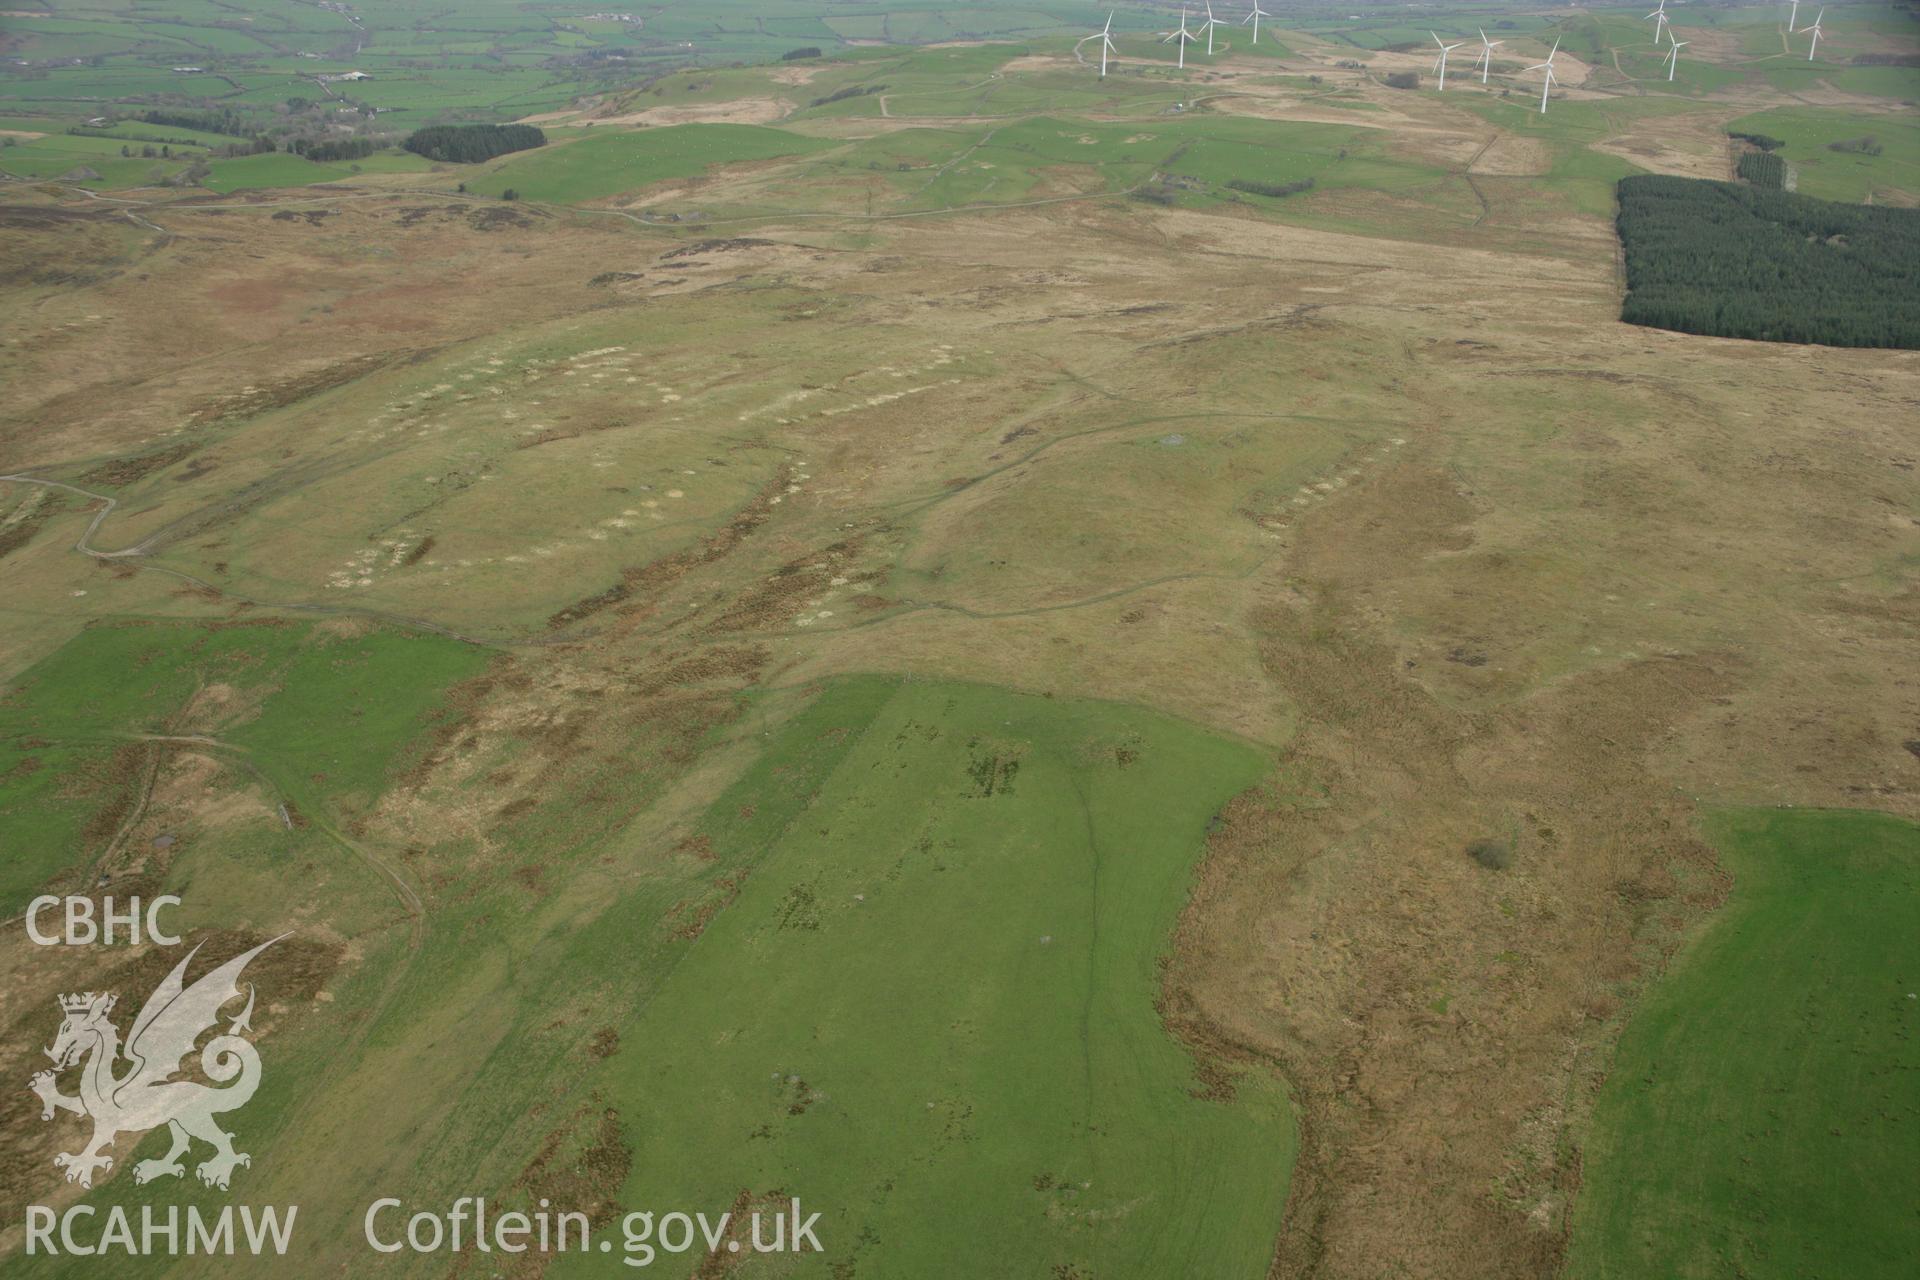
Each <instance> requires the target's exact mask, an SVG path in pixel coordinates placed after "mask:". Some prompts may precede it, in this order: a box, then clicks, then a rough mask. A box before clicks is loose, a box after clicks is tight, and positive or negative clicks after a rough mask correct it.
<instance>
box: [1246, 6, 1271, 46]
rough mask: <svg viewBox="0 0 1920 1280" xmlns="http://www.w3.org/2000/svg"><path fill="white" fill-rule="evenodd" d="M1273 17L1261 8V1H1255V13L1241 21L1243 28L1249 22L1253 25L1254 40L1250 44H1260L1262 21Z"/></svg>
mask: <svg viewBox="0 0 1920 1280" xmlns="http://www.w3.org/2000/svg"><path fill="white" fill-rule="evenodd" d="M1272 16H1273V15H1272V14H1270V13H1268V12H1267V11H1266V10H1265V9H1262V8H1261V7H1260V0H1253V12H1252V13H1250V14H1248V15H1247V16H1246V17H1244V18H1242V19H1240V25H1241V26H1243V27H1244V26H1246V25H1247V24H1248V23H1249V22H1251V23H1252V24H1253V39H1252V40H1251V41H1250V42H1249V43H1252V44H1259V43H1260V19H1262V18H1271V17H1272Z"/></svg>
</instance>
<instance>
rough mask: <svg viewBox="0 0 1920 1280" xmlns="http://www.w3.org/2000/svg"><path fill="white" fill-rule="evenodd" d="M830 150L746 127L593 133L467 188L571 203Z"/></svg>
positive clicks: (512, 163) (521, 158) (518, 160)
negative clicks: (710, 171) (720, 169)
mask: <svg viewBox="0 0 1920 1280" xmlns="http://www.w3.org/2000/svg"><path fill="white" fill-rule="evenodd" d="M834 145H835V144H834V143H831V142H825V141H822V140H819V139H816V138H803V137H801V136H800V135H799V134H795V133H788V132H786V131H785V130H783V129H768V128H765V127H763V126H760V125H751V124H684V125H676V126H673V127H671V128H664V129H643V130H640V131H638V132H627V131H622V132H618V133H615V132H612V131H608V132H605V133H594V134H589V135H588V136H586V137H583V138H579V139H577V140H575V141H572V142H568V143H564V144H553V145H549V146H546V147H542V148H540V149H539V150H538V151H534V152H530V153H523V154H521V155H518V156H516V157H515V158H514V159H511V160H508V161H506V162H505V163H503V164H501V165H500V166H499V167H498V168H496V169H494V170H493V171H492V172H490V173H488V174H485V175H483V176H477V177H475V178H474V179H473V180H472V181H470V182H469V183H468V186H469V188H470V189H471V190H473V191H476V192H479V193H481V194H483V195H500V194H502V193H503V192H505V191H506V190H507V189H508V188H513V189H514V190H516V191H518V192H519V193H520V194H521V195H522V196H523V197H525V198H527V199H529V200H551V201H556V202H560V203H578V202H581V201H586V200H600V199H604V198H606V197H607V196H611V195H618V194H619V193H620V192H622V191H633V190H637V189H638V188H640V187H644V186H646V185H648V184H649V183H653V182H659V181H661V180H662V179H665V178H685V177H691V176H692V175H694V174H697V173H701V172H703V171H705V170H707V169H709V168H713V167H717V166H719V165H726V164H738V163H740V162H741V161H745V160H770V159H773V158H775V157H777V156H794V155H802V154H805V153H806V152H809V151H821V150H826V149H828V148H830V147H832V146H834Z"/></svg>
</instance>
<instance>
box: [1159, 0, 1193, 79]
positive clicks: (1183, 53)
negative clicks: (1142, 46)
mask: <svg viewBox="0 0 1920 1280" xmlns="http://www.w3.org/2000/svg"><path fill="white" fill-rule="evenodd" d="M1194 38H1195V36H1194V34H1193V32H1191V31H1189V30H1187V11H1186V8H1185V7H1184V6H1183V7H1182V8H1181V10H1180V26H1179V27H1178V28H1177V29H1176V30H1175V31H1174V32H1173V34H1172V35H1169V36H1168V37H1167V40H1178V41H1179V42H1180V43H1179V45H1178V46H1176V47H1177V48H1178V49H1179V50H1180V69H1181V70H1182V71H1185V70H1186V69H1187V43H1188V42H1189V41H1191V40H1193V39H1194ZM1167 40H1162V41H1161V42H1160V43H1161V44H1165V43H1166V42H1167Z"/></svg>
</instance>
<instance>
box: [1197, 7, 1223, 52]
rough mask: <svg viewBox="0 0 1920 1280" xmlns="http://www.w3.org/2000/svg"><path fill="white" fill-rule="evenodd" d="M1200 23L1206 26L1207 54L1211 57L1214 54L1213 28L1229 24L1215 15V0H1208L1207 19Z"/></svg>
mask: <svg viewBox="0 0 1920 1280" xmlns="http://www.w3.org/2000/svg"><path fill="white" fill-rule="evenodd" d="M1200 25H1201V26H1203V27H1205V28H1206V32H1207V56H1208V57H1209V58H1211V57H1212V56H1213V29H1214V28H1215V27H1224V26H1226V25H1227V24H1226V23H1224V22H1222V21H1220V19H1218V18H1216V17H1214V16H1213V0H1207V20H1206V21H1205V22H1203V23H1201V24H1200Z"/></svg>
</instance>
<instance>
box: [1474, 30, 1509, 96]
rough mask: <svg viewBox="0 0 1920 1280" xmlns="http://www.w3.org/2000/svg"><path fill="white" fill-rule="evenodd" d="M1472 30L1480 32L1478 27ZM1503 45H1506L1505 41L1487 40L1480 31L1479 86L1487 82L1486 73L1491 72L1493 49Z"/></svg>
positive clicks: (1484, 33) (1485, 34) (1485, 35)
mask: <svg viewBox="0 0 1920 1280" xmlns="http://www.w3.org/2000/svg"><path fill="white" fill-rule="evenodd" d="M1474 29H1475V30H1476V31H1479V30H1480V29H1479V28H1478V27H1476V28H1474ZM1505 43H1506V41H1505V40H1489V39H1487V33H1486V32H1485V31H1480V83H1481V84H1485V83H1486V82H1487V72H1489V71H1491V70H1493V51H1494V48H1495V47H1496V46H1498V45H1503V44H1505Z"/></svg>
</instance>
